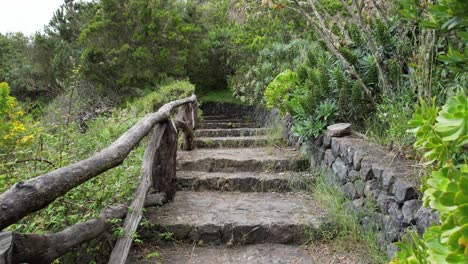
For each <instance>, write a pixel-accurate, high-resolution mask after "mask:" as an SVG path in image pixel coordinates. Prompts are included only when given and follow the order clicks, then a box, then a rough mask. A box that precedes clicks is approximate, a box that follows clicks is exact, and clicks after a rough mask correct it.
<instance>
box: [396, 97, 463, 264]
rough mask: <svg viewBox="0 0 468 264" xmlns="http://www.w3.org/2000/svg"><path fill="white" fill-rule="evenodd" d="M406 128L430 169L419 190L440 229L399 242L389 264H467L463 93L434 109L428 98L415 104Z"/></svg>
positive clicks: (433, 229)
mask: <svg viewBox="0 0 468 264" xmlns="http://www.w3.org/2000/svg"><path fill="white" fill-rule="evenodd" d="M409 125H410V127H411V128H412V129H411V130H409V131H410V132H412V133H414V134H415V136H416V139H417V141H416V143H415V148H416V149H417V150H419V151H420V152H421V153H422V155H423V160H424V161H425V162H426V164H427V165H432V164H436V165H434V166H433V167H432V172H431V174H430V177H429V178H428V179H427V182H426V184H427V189H426V190H425V191H424V197H423V200H424V205H426V206H427V205H430V206H431V208H433V209H435V210H437V211H438V212H439V213H440V225H434V226H431V227H430V228H428V229H427V230H426V231H425V233H424V235H423V238H422V239H420V238H418V237H417V236H414V235H413V236H412V239H407V240H404V241H403V242H402V243H399V246H400V248H401V249H402V251H401V252H398V253H397V255H396V257H395V258H394V259H393V260H392V263H440V264H444V263H459V264H464V263H467V262H468V165H467V155H466V151H465V150H464V148H465V147H466V145H467V144H468V99H467V96H466V94H465V93H463V92H460V93H458V95H456V96H454V97H451V98H449V99H448V101H447V103H446V104H445V105H444V106H443V107H442V109H439V108H438V107H436V106H435V103H434V100H433V102H432V104H431V105H427V104H426V103H425V102H424V101H423V100H420V106H418V107H417V108H416V112H415V114H414V116H413V119H412V120H411V122H410V123H409Z"/></svg>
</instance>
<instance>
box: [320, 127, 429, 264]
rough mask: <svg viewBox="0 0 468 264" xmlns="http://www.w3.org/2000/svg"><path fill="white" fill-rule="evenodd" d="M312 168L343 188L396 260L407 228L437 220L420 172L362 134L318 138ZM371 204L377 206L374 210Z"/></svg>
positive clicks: (389, 254)
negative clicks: (425, 196) (428, 204)
mask: <svg viewBox="0 0 468 264" xmlns="http://www.w3.org/2000/svg"><path fill="white" fill-rule="evenodd" d="M311 166H312V167H313V168H314V169H320V170H325V171H326V172H327V173H326V175H327V176H328V179H330V183H331V184H338V185H339V186H341V188H342V189H343V191H344V193H345V196H346V197H347V198H348V199H350V200H351V202H350V203H349V206H350V207H351V208H352V209H353V210H356V211H358V212H359V214H360V215H361V224H362V225H363V226H364V227H369V226H375V227H376V228H377V230H378V233H377V235H378V239H379V244H380V246H381V247H382V248H386V250H387V254H388V256H389V258H391V257H393V255H394V254H395V252H396V250H397V247H396V245H395V244H394V242H397V241H399V240H400V239H401V237H402V236H403V235H404V234H405V232H406V230H407V229H408V228H411V227H414V228H416V229H417V230H418V232H419V233H422V232H424V229H425V228H426V227H428V226H429V225H430V224H431V223H433V222H435V221H437V220H438V214H437V213H434V212H432V210H431V209H429V208H425V207H422V201H421V199H420V198H421V193H419V191H418V188H419V186H420V183H419V178H420V177H419V176H418V175H419V172H420V171H421V170H420V168H418V166H417V165H416V163H414V162H411V161H409V160H406V159H402V158H400V157H398V156H396V155H395V154H394V153H393V154H392V153H389V152H387V151H384V150H383V149H381V147H379V146H377V145H374V144H372V143H369V142H367V141H365V140H364V139H362V138H359V137H358V136H355V135H351V136H346V137H329V136H326V135H323V136H321V137H319V138H318V139H317V140H315V142H314V143H313V146H312V158H311ZM369 203H375V204H376V206H375V207H374V208H373V209H369V206H368V205H369Z"/></svg>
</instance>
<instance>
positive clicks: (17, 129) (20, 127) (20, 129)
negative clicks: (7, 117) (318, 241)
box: [13, 121, 26, 133]
mask: <svg viewBox="0 0 468 264" xmlns="http://www.w3.org/2000/svg"><path fill="white" fill-rule="evenodd" d="M13 131H15V132H19V133H21V132H24V131H26V128H25V127H24V125H23V123H21V122H19V121H15V122H13Z"/></svg>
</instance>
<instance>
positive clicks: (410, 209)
mask: <svg viewBox="0 0 468 264" xmlns="http://www.w3.org/2000/svg"><path fill="white" fill-rule="evenodd" d="M421 205H422V201H420V200H410V201H406V202H405V203H404V204H403V207H402V209H401V211H402V213H403V223H404V224H407V225H414V224H416V219H414V218H415V215H416V213H417V212H418V210H419V208H421Z"/></svg>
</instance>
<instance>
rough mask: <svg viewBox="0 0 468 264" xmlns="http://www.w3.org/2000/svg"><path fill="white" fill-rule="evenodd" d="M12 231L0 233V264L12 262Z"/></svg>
mask: <svg viewBox="0 0 468 264" xmlns="http://www.w3.org/2000/svg"><path fill="white" fill-rule="evenodd" d="M12 253H13V233H11V232H2V233H0V264H10V263H12Z"/></svg>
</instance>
